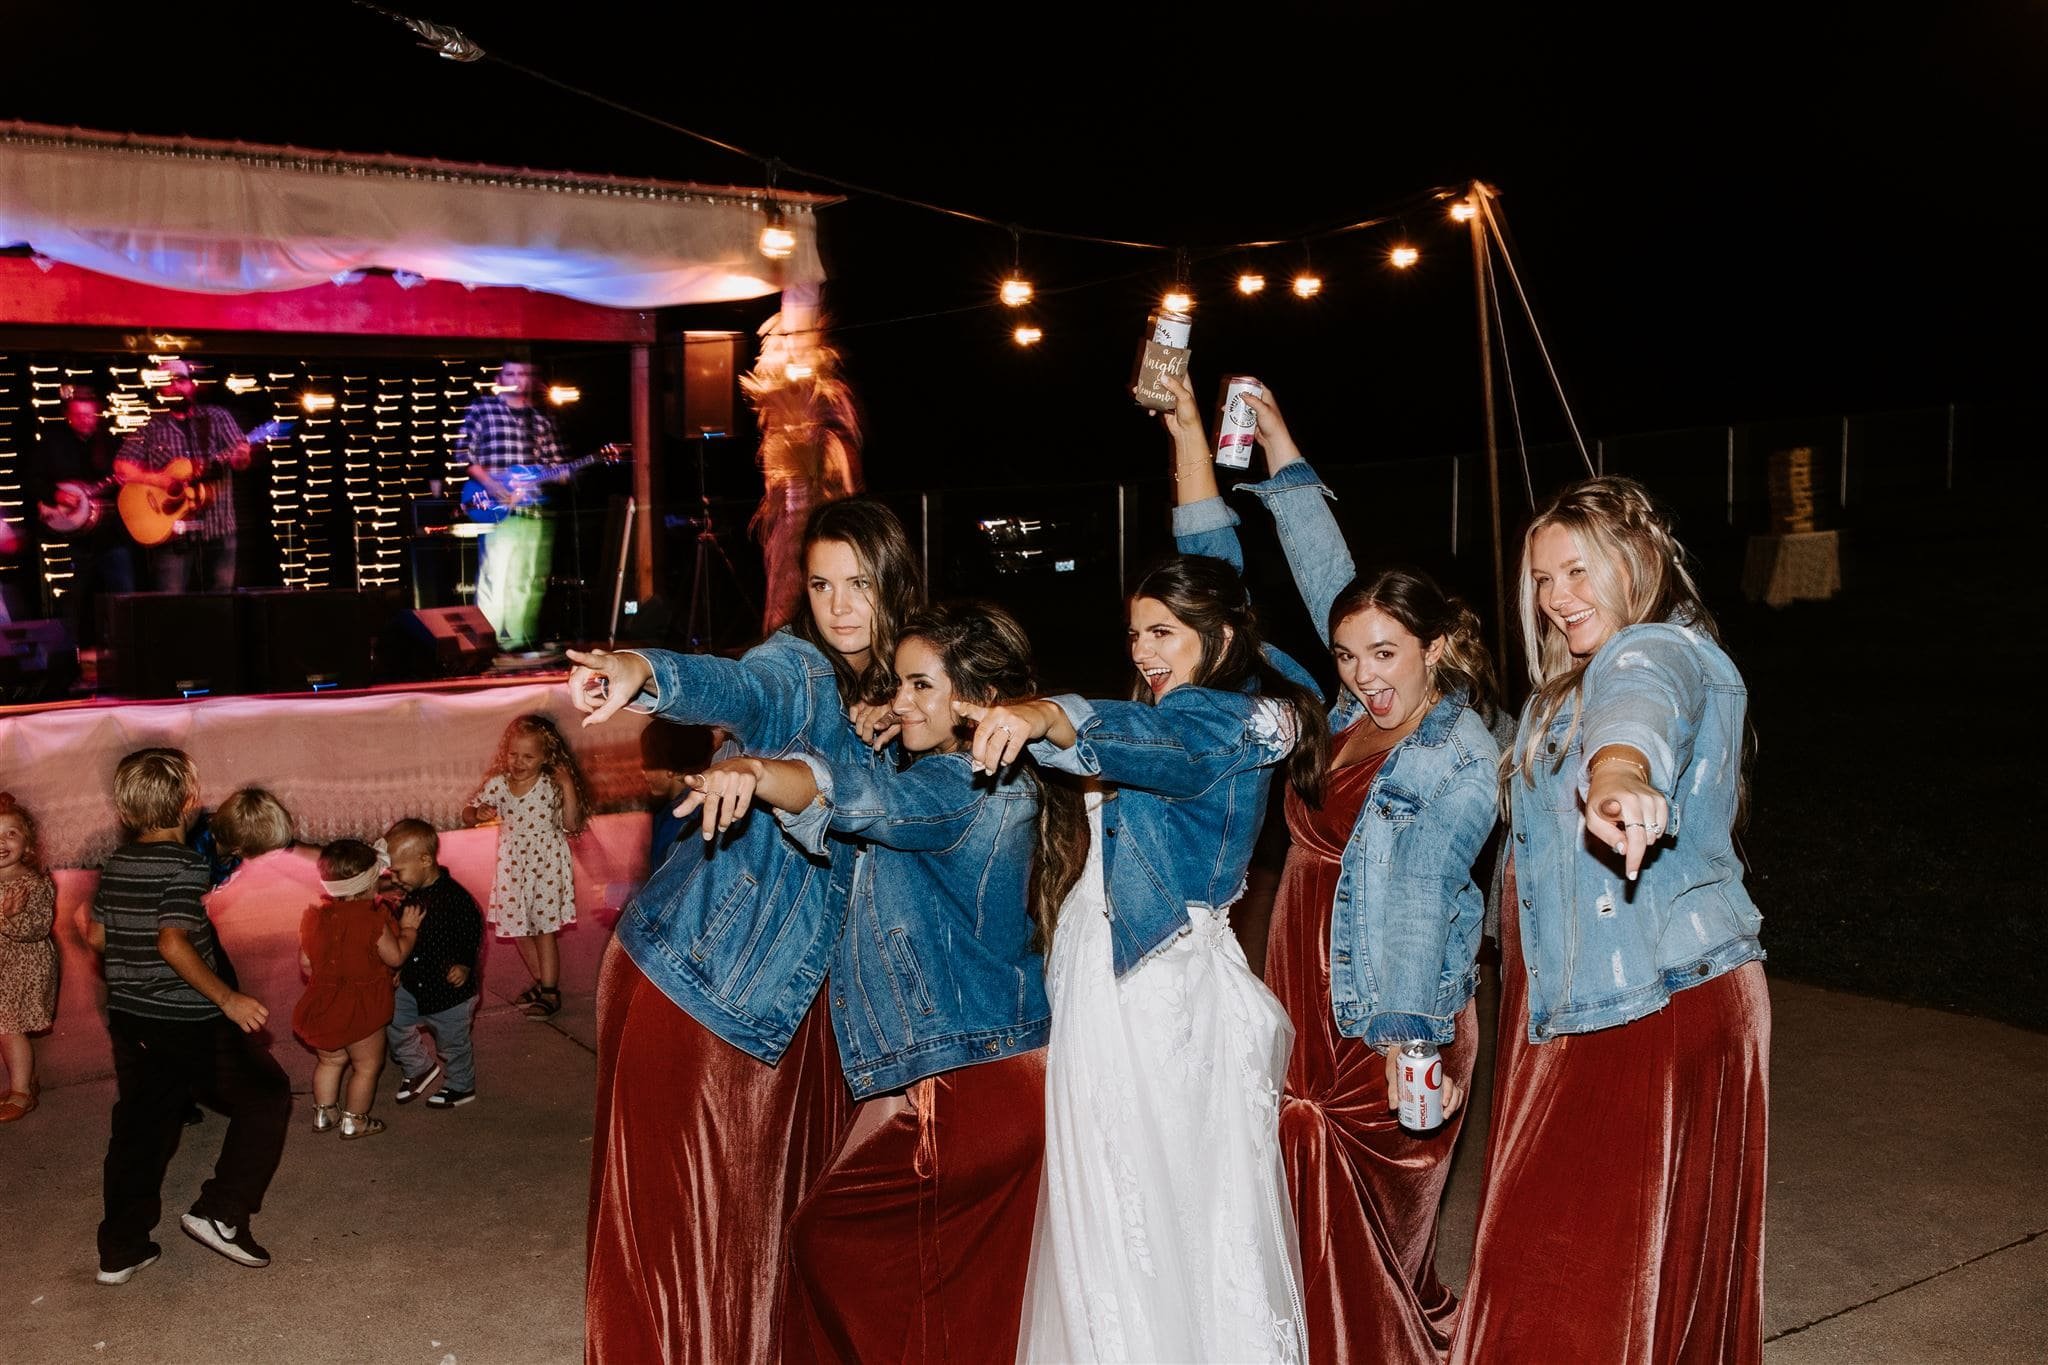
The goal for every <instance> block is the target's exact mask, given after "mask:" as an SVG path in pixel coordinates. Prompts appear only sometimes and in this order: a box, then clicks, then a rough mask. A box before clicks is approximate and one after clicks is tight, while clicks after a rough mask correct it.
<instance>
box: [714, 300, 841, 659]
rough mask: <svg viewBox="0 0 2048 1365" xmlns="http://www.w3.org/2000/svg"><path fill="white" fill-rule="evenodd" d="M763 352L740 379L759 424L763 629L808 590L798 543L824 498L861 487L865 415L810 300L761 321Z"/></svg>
mask: <svg viewBox="0 0 2048 1365" xmlns="http://www.w3.org/2000/svg"><path fill="white" fill-rule="evenodd" d="M759 335H760V337H761V354H760V358H759V359H758V360H756V361H755V362H754V368H753V371H752V372H751V373H749V374H744V375H741V376H740V387H741V388H742V389H743V390H745V391H746V395H747V397H748V399H749V400H751V401H752V402H753V404H754V413H755V417H756V421H757V423H758V425H759V426H760V429H761V454H760V460H761V480H762V483H763V485H764V487H763V489H762V493H761V505H760V507H759V508H757V509H756V510H755V512H754V519H753V521H752V522H751V523H750V526H751V529H752V530H753V532H754V534H755V535H756V536H758V537H759V538H760V541H761V559H762V563H763V566H764V567H765V568H766V570H767V575H768V587H767V592H766V596H765V598H764V602H765V605H764V606H763V607H762V609H761V633H762V634H764V635H766V634H771V633H773V632H774V631H775V630H777V629H778V628H779V627H781V626H783V625H786V624H788V622H789V621H790V620H791V619H792V618H794V617H795V616H796V613H797V607H798V605H799V603H800V602H801V600H802V598H803V572H802V566H801V565H800V564H799V562H798V556H797V548H798V545H799V543H800V542H801V541H802V539H803V533H804V522H805V520H806V519H807V518H809V516H810V514H811V509H812V508H813V507H815V506H817V505H818V504H820V503H825V502H831V501H833V500H835V499H838V498H845V497H851V496H852V495H853V494H855V493H858V492H860V491H861V487H862V484H861V474H860V415H859V413H858V412H857V411H856V409H855V407H854V402H853V390H852V389H851V388H850V387H848V386H847V384H846V382H845V381H844V380H842V379H841V378H840V377H839V353H838V352H837V351H835V350H834V349H833V348H832V347H830V346H828V345H826V344H825V341H824V335H825V334H824V327H823V322H822V320H821V319H820V318H819V316H818V314H817V310H816V309H815V308H814V307H811V306H809V305H806V304H800V303H796V302H793V301H791V302H785V304H784V307H783V309H782V311H781V312H779V313H776V314H775V315H774V316H772V317H770V318H769V319H768V320H767V321H766V322H764V323H762V324H761V330H760V334H759Z"/></svg>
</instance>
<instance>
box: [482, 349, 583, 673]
mask: <svg viewBox="0 0 2048 1365" xmlns="http://www.w3.org/2000/svg"><path fill="white" fill-rule="evenodd" d="M457 439H458V444H457V447H456V448H457V450H458V451H460V452H461V453H462V454H463V455H465V456H467V457H468V459H469V477H470V478H472V479H474V480H475V481H476V482H477V483H479V484H481V485H483V487H484V489H485V490H486V491H487V492H489V493H490V495H491V497H492V499H494V500H495V501H497V502H499V503H502V504H503V505H505V506H507V507H511V508H513V512H512V515H511V516H508V517H506V518H505V519H504V520H503V521H502V522H500V523H498V525H496V526H494V527H492V528H491V531H490V533H489V534H488V535H486V536H485V537H484V558H483V565H482V567H481V568H480V569H479V570H478V572H477V586H476V605H477V608H478V610H480V611H482V612H483V614H484V617H485V619H486V620H488V621H489V622H490V623H491V628H492V629H493V630H495V631H497V632H498V647H499V648H500V649H505V650H514V651H516V650H523V649H530V648H532V646H533V644H534V637H535V633H536V628H537V627H538V626H539V624H540V606H541V599H542V598H543V597H544V596H545V595H546V594H547V586H548V570H549V558H550V555H551V553H552V552H553V549H554V539H555V528H554V523H552V522H551V521H549V520H548V519H547V518H546V517H545V516H543V515H542V513H541V508H540V505H539V503H538V501H535V500H529V501H527V502H526V503H524V504H523V505H522V504H520V502H519V498H518V495H517V494H515V493H514V491H513V490H512V489H511V488H509V487H508V486H507V485H506V484H505V483H504V482H503V481H501V480H500V479H499V478H498V477H497V476H498V474H499V473H500V472H501V471H503V470H505V469H506V468H508V467H510V466H512V465H520V464H543V465H546V464H557V463H559V462H560V460H561V457H562V447H561V442H560V439H559V438H558V437H557V436H556V434H555V424H554V422H553V420H552V419H550V418H549V417H548V415H547V414H546V413H544V412H541V411H540V410H539V409H537V408H535V407H534V405H533V366H532V365H530V364H528V363H527V362H525V361H523V360H507V361H506V362H505V364H504V367H503V368H502V369H500V370H499V371H498V387H497V392H496V393H488V394H485V395H484V396H483V397H481V398H479V399H477V400H476V401H475V402H473V403H471V404H470V405H469V411H468V413H466V414H465V415H464V416H463V419H462V435H461V436H460V437H459V438H457Z"/></svg>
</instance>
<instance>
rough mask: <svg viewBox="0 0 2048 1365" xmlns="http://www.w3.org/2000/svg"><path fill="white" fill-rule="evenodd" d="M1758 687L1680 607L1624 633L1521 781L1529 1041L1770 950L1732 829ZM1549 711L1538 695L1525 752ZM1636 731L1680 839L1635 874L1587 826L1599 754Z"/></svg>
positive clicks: (1634, 739) (1609, 1022) (1648, 1009)
mask: <svg viewBox="0 0 2048 1365" xmlns="http://www.w3.org/2000/svg"><path fill="white" fill-rule="evenodd" d="M1747 707H1748V693H1747V691H1746V689H1745V688H1744V687H1743V683H1742V675H1741V674H1740V673H1738V672H1736V670H1735V664H1734V662H1733V661H1732V660H1730V659H1729V657H1728V656H1727V654H1725V653H1724V652H1722V650H1721V648H1720V647H1719V646H1718V645H1716V644H1715V643H1714V642H1713V641H1712V640H1710V639H1708V638H1707V637H1706V636H1704V635H1702V634H1700V633H1698V632H1697V631H1694V630H1692V629H1691V628H1690V627H1688V626H1686V625H1685V624H1684V623H1682V622H1680V621H1678V620H1675V619H1674V620H1671V621H1667V622H1664V623H1662V624H1655V625H1641V626H1630V627H1629V628H1628V629H1626V630H1622V631H1617V632H1616V633H1615V634H1614V636H1613V638H1611V639H1610V640H1608V641H1607V643H1606V644H1604V645H1602V646H1601V647H1600V649H1599V652H1598V653H1596V654H1595V655H1594V656H1593V659H1592V662H1591V663H1590V664H1588V665H1587V668H1586V672H1585V678H1584V681H1583V683H1582V685H1581V689H1580V702H1579V706H1578V707H1577V716H1576V719H1577V725H1576V727H1574V725H1573V721H1574V707H1573V706H1572V704H1571V703H1570V702H1569V701H1568V702H1566V703H1565V705H1564V706H1562V707H1560V708H1559V709H1558V715H1557V717H1556V718H1555V720H1554V721H1553V722H1552V723H1551V725H1550V727H1549V729H1548V731H1547V732H1546V733H1545V734H1544V735H1543V736H1542V737H1541V743H1540V744H1539V746H1538V750H1537V763H1536V764H1535V774H1534V775H1535V784H1534V786H1533V787H1532V786H1530V785H1529V784H1528V783H1527V782H1525V781H1524V776H1525V774H1523V773H1521V772H1517V773H1516V774H1515V776H1514V778H1513V779H1512V784H1511V791H1512V794H1513V796H1512V800H1513V806H1514V820H1513V826H1514V857H1515V883H1516V894H1517V896H1519V897H1520V906H1519V908H1520V911H1521V915H1520V918H1521V934H1522V957H1523V959H1524V960H1525V961H1526V962H1527V964H1528V971H1529V1041H1530V1042H1532V1043H1541V1042H1544V1041H1546V1040H1548V1039H1550V1038H1553V1037H1555V1036H1557V1035H1558V1034H1561V1033H1590V1032H1592V1031H1593V1030H1595V1029H1602V1028H1609V1027H1611V1026H1613V1025H1615V1024H1625V1023H1627V1022H1628V1021H1629V1020H1631V1019H1637V1018H1640V1017H1642V1016H1643V1015H1646V1014H1652V1013H1655V1012H1656V1011H1658V1010H1660V1009H1662V1008H1664V1006H1665V1004H1666V1003H1667V1002H1668V1001H1669V1000H1670V999H1671V996H1672V994H1673V993H1674V992H1676V991H1680V990H1683V989H1684V988H1685V987H1687V986H1697V985H1699V984H1700V983H1702V982H1705V981H1711V980H1713V979H1714V978H1715V977H1717V976H1719V975H1720V974H1721V973H1723V972H1726V971H1729V970H1731V969H1733V968H1735V967H1739V966H1741V965H1743V964H1744V963H1746V962H1752V961H1756V960H1759V959H1761V958H1762V957H1763V955H1764V951H1763V947H1762V946H1761V945H1760V944H1759V943H1758V942H1757V929H1758V926H1759V925H1760V924H1761V922H1762V916H1760V915H1759V914H1758V913H1757V909H1756V906H1755V904H1754V903H1752V902H1751V900H1750V898H1749V892H1748V891H1747V890H1746V889H1744V887H1743V884H1742V864H1741V863H1740V862H1739V861H1738V860H1737V858H1736V856H1735V849H1734V844H1733V838H1732V829H1733V827H1734V823H1735V807H1736V801H1737V797H1738V792H1739V787H1740V783H1741V776H1742V736H1743V729H1742V725H1743V716H1744V713H1745V711H1746V709H1747ZM1534 723H1535V716H1534V712H1533V710H1532V709H1531V708H1524V710H1523V712H1522V726H1521V731H1520V734H1519V735H1518V736H1517V739H1516V757H1517V762H1520V761H1521V755H1522V754H1523V753H1524V752H1525V751H1526V748H1527V742H1528V738H1529V735H1530V728H1531V726H1533V725H1534ZM1609 744H1626V745H1628V746H1629V747H1631V748H1633V749H1636V750H1638V751H1640V752H1641V753H1642V754H1643V756H1644V757H1645V758H1647V759H1649V762H1650V782H1651V785H1653V786H1655V787H1656V788H1657V790H1658V791H1660V792H1662V793H1663V794H1664V796H1665V799H1666V800H1668V801H1669V802H1670V803H1671V813H1670V816H1669V819H1668V831H1667V837H1666V839H1665V840H1664V841H1663V842H1661V843H1659V844H1656V845H1654V846H1653V847H1652V848H1651V851H1650V854H1649V856H1648V857H1647V858H1646V859H1645V861H1644V863H1643V867H1642V872H1641V874H1640V876H1639V877H1638V879H1637V880H1635V881H1633V882H1631V881H1629V880H1628V878H1627V875H1626V874H1625V873H1624V872H1623V870H1622V866H1621V859H1620V858H1619V857H1618V856H1616V855H1615V854H1614V853H1613V852H1611V851H1609V850H1606V849H1602V848H1598V847H1596V846H1594V844H1593V843H1592V841H1591V840H1589V839H1588V838H1587V837H1586V835H1585V833H1584V831H1583V830H1582V829H1581V827H1580V824H1579V815H1580V810H1581V808H1582V803H1583V800H1584V797H1585V793H1586V783H1587V777H1588V771H1587V766H1586V765H1587V760H1588V759H1589V758H1590V757H1591V756H1592V755H1593V754H1596V753H1598V752H1599V751H1600V750H1601V749H1602V748H1604V747H1605V746H1607V745H1609Z"/></svg>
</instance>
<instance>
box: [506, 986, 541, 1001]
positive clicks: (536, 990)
mask: <svg viewBox="0 0 2048 1365" xmlns="http://www.w3.org/2000/svg"><path fill="white" fill-rule="evenodd" d="M512 1003H513V1004H515V1005H519V1006H521V1007H524V1006H527V1005H538V1004H539V1003H540V982H538V981H536V982H534V983H533V984H532V985H531V986H528V987H527V988H526V989H525V990H523V991H521V992H519V994H517V995H515V996H513V997H512Z"/></svg>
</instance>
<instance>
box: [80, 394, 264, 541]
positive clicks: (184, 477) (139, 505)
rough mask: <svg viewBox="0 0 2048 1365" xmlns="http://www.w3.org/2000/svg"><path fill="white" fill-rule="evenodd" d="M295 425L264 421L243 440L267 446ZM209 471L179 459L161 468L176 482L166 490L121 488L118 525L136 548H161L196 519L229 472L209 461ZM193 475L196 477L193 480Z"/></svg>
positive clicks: (131, 485)
mask: <svg viewBox="0 0 2048 1365" xmlns="http://www.w3.org/2000/svg"><path fill="white" fill-rule="evenodd" d="M296 425H297V423H295V422H289V421H277V422H265V423H264V424H263V425H262V426H259V427H257V428H256V429H255V430H254V431H252V432H250V433H249V434H248V435H246V436H244V437H243V438H242V439H243V440H244V441H247V442H248V443H249V444H250V445H252V446H260V445H266V444H269V443H271V442H274V441H282V440H285V439H286V438H287V437H289V436H290V435H291V434H292V428H293V427H294V426H296ZM209 463H210V464H211V466H212V467H211V468H210V469H208V470H207V472H206V473H204V474H201V473H200V471H199V466H198V465H197V464H196V463H194V462H193V461H192V460H189V459H186V458H183V457H180V458H178V459H175V460H173V461H171V462H170V463H169V464H167V465H165V466H164V467H163V472H164V473H166V474H168V475H170V476H171V477H172V478H173V479H176V480H177V483H176V484H174V485H173V486H171V487H169V488H158V487H157V486H155V485H154V484H147V483H129V484H123V485H122V486H121V499H120V502H119V504H118V506H119V508H120V511H121V524H122V525H124V526H126V527H127V528H128V534H129V535H131V536H133V537H135V543H136V544H137V545H161V544H163V543H164V542H165V541H167V540H169V539H170V538H171V537H172V536H174V535H176V534H178V532H179V529H180V525H181V523H188V522H191V521H193V520H195V519H196V518H197V517H198V516H199V513H200V512H201V511H202V510H204V509H205V507H206V504H208V503H209V502H212V501H213V484H212V482H211V480H213V479H216V478H219V477H221V476H222V475H224V474H226V473H228V472H230V471H229V470H228V467H227V466H226V465H225V464H223V463H221V462H219V461H210V462H209ZM195 476H196V477H195Z"/></svg>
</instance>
